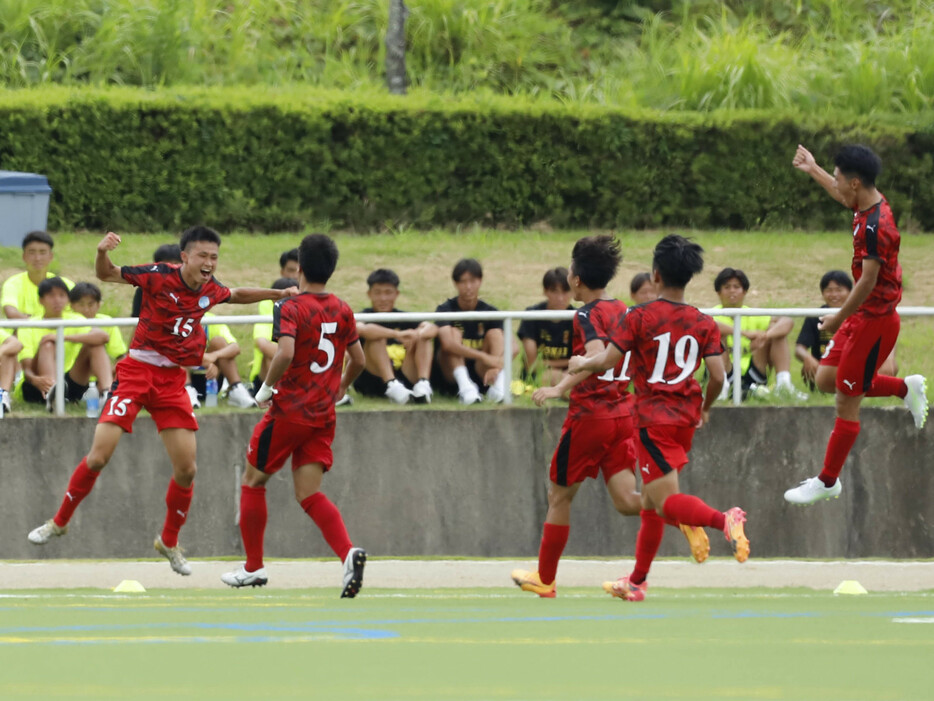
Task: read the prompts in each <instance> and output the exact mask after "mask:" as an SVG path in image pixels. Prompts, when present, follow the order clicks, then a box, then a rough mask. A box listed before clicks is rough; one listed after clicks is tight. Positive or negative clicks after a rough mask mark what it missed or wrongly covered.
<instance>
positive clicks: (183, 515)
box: [162, 478, 195, 548]
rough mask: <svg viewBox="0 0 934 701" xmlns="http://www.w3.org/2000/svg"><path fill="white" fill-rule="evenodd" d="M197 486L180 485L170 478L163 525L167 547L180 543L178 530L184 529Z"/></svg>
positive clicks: (163, 542)
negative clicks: (192, 496)
mask: <svg viewBox="0 0 934 701" xmlns="http://www.w3.org/2000/svg"><path fill="white" fill-rule="evenodd" d="M194 492H195V486H194V484H192V485H191V486H190V487H180V486H178V482H176V481H175V479H174V478H173V479H170V480H169V489H168V491H166V493H165V524H163V526H162V544H163V545H165V547H167V548H174V547H175V546H176V545H178V532H179V531H180V530H182V526H184V525H185V521H186V519H187V518H188V507H189V506H191V495H192V494H194Z"/></svg>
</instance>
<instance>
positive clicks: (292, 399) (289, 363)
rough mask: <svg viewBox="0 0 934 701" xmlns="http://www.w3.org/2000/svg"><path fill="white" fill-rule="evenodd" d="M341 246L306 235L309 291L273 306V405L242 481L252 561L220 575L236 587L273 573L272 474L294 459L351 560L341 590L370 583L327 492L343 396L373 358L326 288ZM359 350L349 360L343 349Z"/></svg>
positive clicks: (323, 524)
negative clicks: (267, 541)
mask: <svg viewBox="0 0 934 701" xmlns="http://www.w3.org/2000/svg"><path fill="white" fill-rule="evenodd" d="M337 258H338V251H337V245H336V244H335V243H334V241H333V240H332V239H330V238H329V237H328V236H325V235H324V234H311V235H309V236H306V237H305V238H304V239H303V240H302V243H301V245H300V246H299V248H298V262H299V266H300V270H299V289H300V290H301V293H300V294H299V295H297V296H295V297H292V298H291V299H286V300H282V301H281V302H278V303H277V304H276V305H275V308H274V311H273V338H272V340H273V341H277V342H278V348H277V350H276V354H275V356H274V357H273V359H272V360H271V361H270V364H269V370H268V371H267V373H266V379H265V381H264V382H263V385H262V387H260V389H259V392H257V393H256V400H257V401H259V402H260V403H264V402H267V401H268V400H269V399H272V406H271V407H270V409H269V411H267V412H266V414H265V416H263V418H262V420H261V421H260V422H259V423H258V424H257V425H256V428H255V429H254V430H253V436H252V438H251V439H250V445H249V447H248V448H247V463H248V465H247V468H246V472H244V474H243V481H242V484H241V487H240V535H241V537H242V538H243V549H244V550H245V551H246V563H245V564H243V565H241V566H240V567H238V568H237V569H235V570H233V571H232V572H227V573H226V574H224V575H222V576H221V580H222V581H223V582H224V583H225V584H229V585H230V586H232V587H247V586H249V587H258V586H263V585H264V584H266V583H267V582H268V581H269V580H268V577H267V576H266V568H265V567H264V566H263V536H264V533H265V530H266V482H268V481H269V478H270V477H272V476H273V475H274V474H275V473H276V472H278V471H279V470H280V469H282V467H283V465H285V462H286V460H289V459H290V458H291V463H292V483H293V485H294V487H295V498H296V500H297V501H298V503H299V504H301V506H302V509H303V510H304V511H305V513H306V514H308V516H309V518H311V520H312V521H314V523H315V525H316V526H317V527H318V528H319V529H320V531H321V534H322V535H323V536H324V539H325V541H326V542H327V544H328V545H329V546H330V548H331V549H332V550H333V551H334V554H335V555H337V557H338V558H340V560H341V561H342V562H343V563H344V576H343V583H342V590H341V597H343V598H353V597H354V596H356V595H357V592H359V591H360V587H361V586H362V585H363V567H364V565H365V564H366V552H365V551H364V550H363V548H356V547H354V546H353V543H352V542H351V541H350V536H349V535H348V534H347V529H346V527H345V526H344V520H343V518H342V517H341V514H340V511H338V509H337V507H336V506H335V505H334V504H333V503H332V502H331V501H330V500H329V499H328V498H327V497H326V496H325V495H324V493H323V492H322V491H321V481H322V478H323V477H324V474H325V473H326V472H328V471H329V470H330V469H331V464H332V463H333V461H334V458H333V454H332V452H331V442H332V441H333V440H334V427H335V412H334V405H335V403H336V402H337V400H339V399H340V398H341V397H342V396H343V395H344V393H345V392H346V391H347V388H348V387H350V385H351V383H352V382H353V381H354V380H355V379H356V378H357V376H358V375H359V374H360V373H361V372H362V371H363V368H364V366H365V364H366V359H365V357H364V355H363V347H362V346H361V345H360V340H359V338H358V337H357V324H356V321H355V320H354V315H353V312H352V311H351V309H350V307H349V306H347V304H346V303H345V302H344V301H342V300H341V299H338V298H337V297H335V296H334V295H332V294H330V293H329V292H327V290H326V289H325V285H326V284H327V282H328V280H330V279H331V275H332V274H333V273H334V268H335V267H336V266H337ZM345 353H346V354H347V355H348V356H349V358H350V360H349V362H348V363H347V367H346V368H345V367H344V354H345Z"/></svg>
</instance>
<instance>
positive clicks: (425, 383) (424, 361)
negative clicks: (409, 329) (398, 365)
mask: <svg viewBox="0 0 934 701" xmlns="http://www.w3.org/2000/svg"><path fill="white" fill-rule="evenodd" d="M437 335H438V327H437V326H435V325H434V324H432V323H431V322H430V321H423V322H422V323H421V324H419V326H418V337H417V338H416V340H415V342H414V343H413V344H411V346H406V352H405V360H403V361H402V374H404V375H405V376H406V378H407V379H408V380H409V382H411V383H412V399H414V400H415V401H417V402H424V403H425V404H430V403H431V395H432V394H433V390H432V388H431V382H430V381H429V378H430V377H431V360H432V357H433V356H434V350H435V343H434V339H435V337H436V336H437Z"/></svg>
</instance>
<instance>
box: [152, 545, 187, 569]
mask: <svg viewBox="0 0 934 701" xmlns="http://www.w3.org/2000/svg"><path fill="white" fill-rule="evenodd" d="M152 546H153V547H154V548H155V549H156V552H159V553H161V554H162V555H163V556H164V557H165V559H166V560H168V561H169V564H170V565H171V566H172V569H173V570H175V571H176V572H178V573H179V574H181V575H185V576H188V575H189V574H191V565H189V564H188V560H186V559H185V556H184V555H183V554H182V548H181V546H179V545H176V546H175V547H174V548H170V547H168V546H167V545H166V544H165V543H163V542H162V536H156V540H155V542H154V543H153V544H152Z"/></svg>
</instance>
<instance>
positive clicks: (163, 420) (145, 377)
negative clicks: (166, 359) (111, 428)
mask: <svg viewBox="0 0 934 701" xmlns="http://www.w3.org/2000/svg"><path fill="white" fill-rule="evenodd" d="M187 381H188V373H187V372H185V370H184V368H180V367H171V368H161V367H158V366H156V365H150V364H149V363H143V362H140V361H139V360H134V359H133V358H130V357H129V356H128V357H126V358H124V359H123V360H121V361H120V362H119V363H117V372H116V379H115V380H114V383H113V385H111V388H110V397H109V398H108V399H107V403H106V404H104V405H103V406H102V407H101V418H100V419H99V423H102V424H117V426H119V427H120V428H122V429H123V430H124V431H126V432H127V433H133V422H134V421H135V420H136V415H137V414H138V413H139V410H140V409H143V408H145V409H146V410H147V411H148V412H149V413H150V414H151V415H152V418H153V421H155V422H156V428H157V429H159V431H164V430H165V429H167V428H186V429H188V430H190V431H197V430H198V420H197V419H196V418H195V413H194V412H193V411H192V410H191V400H190V399H189V398H188V393H187V392H186V391H185V383H186V382H187Z"/></svg>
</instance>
